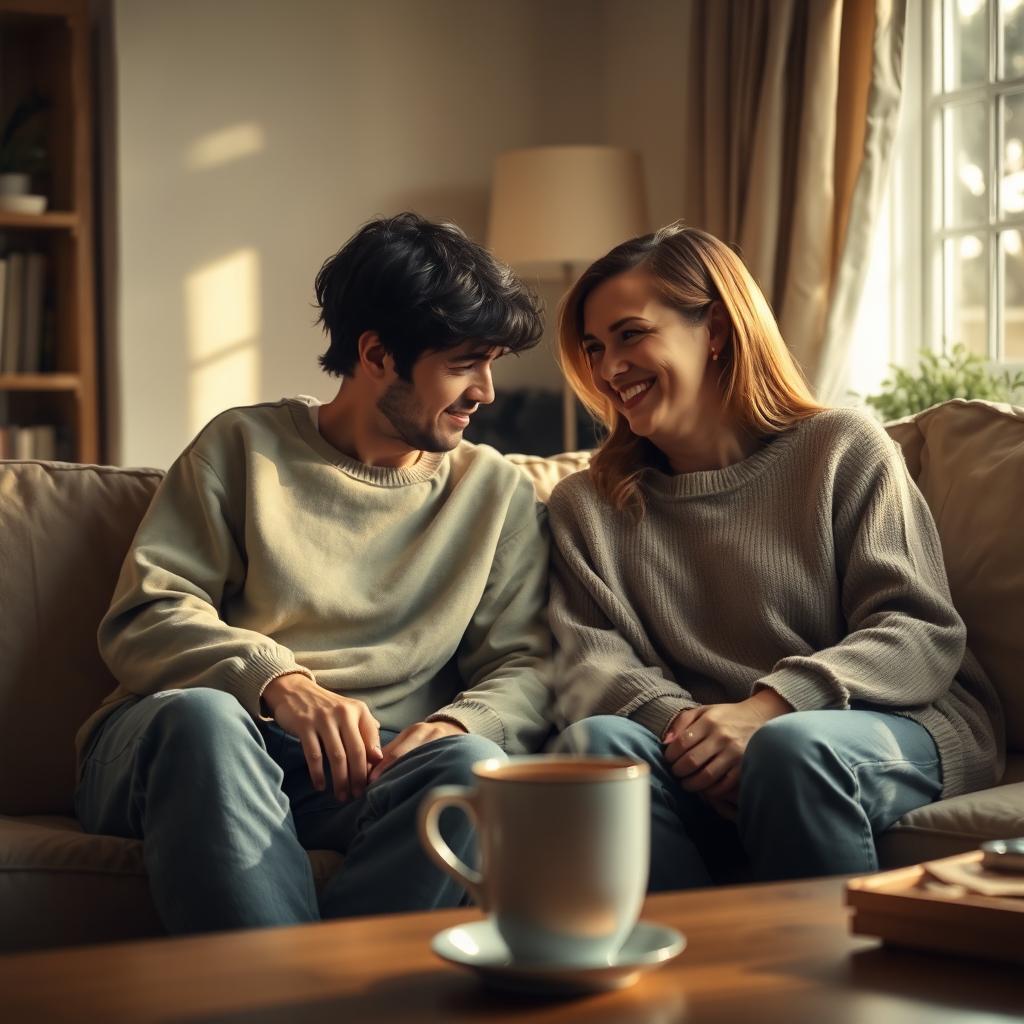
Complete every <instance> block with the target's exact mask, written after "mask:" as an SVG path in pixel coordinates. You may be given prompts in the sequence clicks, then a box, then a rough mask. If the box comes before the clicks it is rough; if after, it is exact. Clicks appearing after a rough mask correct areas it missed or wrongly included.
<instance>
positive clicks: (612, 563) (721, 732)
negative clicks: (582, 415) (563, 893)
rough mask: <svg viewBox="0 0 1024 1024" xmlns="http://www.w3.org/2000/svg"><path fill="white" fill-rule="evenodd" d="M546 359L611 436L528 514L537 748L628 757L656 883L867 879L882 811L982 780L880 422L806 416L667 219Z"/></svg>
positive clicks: (916, 531)
mask: <svg viewBox="0 0 1024 1024" xmlns="http://www.w3.org/2000/svg"><path fill="white" fill-rule="evenodd" d="M559 348H560V356H561V361H562V366H563V369H564V372H565V374H566V376H567V377H568V379H569V382H570V384H571V386H572V387H573V389H574V390H575V392H576V393H577V395H578V396H579V397H580V399H581V400H582V401H583V402H584V403H585V404H586V405H587V406H588V407H589V408H590V409H591V410H592V411H593V412H594V413H595V414H596V415H598V416H599V417H600V418H601V419H602V420H603V421H604V423H605V425H606V426H607V428H608V430H609V435H608V438H607V440H606V441H605V442H604V444H603V445H602V446H601V448H600V450H599V451H598V452H597V454H596V455H595V457H594V460H593V463H592V465H591V467H590V469H589V470H587V471H584V472H582V473H577V474H574V475H573V476H571V477H569V478H567V479H566V480H564V481H563V482H562V483H561V484H560V485H559V486H558V487H557V488H556V489H555V491H554V493H553V495H552V497H551V502H550V521H551V530H552V536H553V540H554V575H553V582H552V599H551V615H552V624H553V628H554V631H555V635H556V637H557V639H558V642H559V647H560V650H561V657H562V666H563V667H562V671H560V672H559V673H557V676H558V680H559V681H558V683H557V684H556V685H557V688H558V693H557V699H558V706H559V708H560V710H561V714H562V716H563V717H564V719H565V721H566V722H567V723H570V724H568V726H567V728H566V729H565V731H564V733H563V734H562V736H561V737H560V738H559V740H558V742H557V746H558V749H561V750H572V751H586V752H589V753H602V754H625V755H628V756H633V757H637V758H641V759H643V760H645V761H647V762H649V763H650V765H651V768H652V801H653V809H652V814H653V818H652V863H651V888H652V889H671V888H686V887H690V886H697V885H706V884H709V883H711V882H712V881H714V880H715V875H716V873H718V874H721V872H720V871H719V869H720V868H721V867H722V866H723V865H724V864H727V863H728V862H730V861H731V860H734V859H735V856H739V857H741V858H745V859H746V860H747V861H749V864H750V866H751V867H752V869H753V871H754V874H755V876H756V877H758V878H761V879H777V878H787V877H801V876H809V875H818V874H836V873H843V872H851V873H854V872H864V871H871V870H874V869H876V868H877V859H876V854H875V846H874V837H875V836H876V835H877V834H878V833H880V832H882V831H884V830H885V829H886V828H888V826H889V825H891V824H892V823H893V822H894V821H895V820H896V819H897V818H899V817H900V816H901V815H903V814H905V813H906V812H908V811H910V810H912V809H913V808H915V807H918V806H920V805H922V804H926V803H929V802H930V801H932V800H935V799H937V798H938V797H939V796H954V795H956V794H958V793H964V792H968V791H970V790H974V789H978V788H981V787H984V786H990V785H992V784H994V783H995V782H996V781H997V779H998V778H999V776H1000V775H1001V772H1002V765H1003V756H1004V754H1003V747H1004V740H1003V725H1002V717H1001V711H1000V708H999V704H998V701H997V698H996V696H995V692H994V690H993V688H992V686H991V684H990V683H989V681H988V680H987V678H986V677H985V675H984V673H983V672H982V670H981V668H980V667H979V665H978V664H977V662H976V661H975V660H974V659H973V657H972V656H971V655H970V653H969V652H967V651H966V649H965V629H964V625H963V622H962V621H961V619H960V617H959V616H958V615H957V613H956V611H955V610H954V608H953V606H952V604H951V601H950V595H949V587H948V584H947V581H946V576H945V570H944V568H943V562H942V553H941V550H940V547H939V541H938V536H937V534H936V530H935V525H934V522H933V520H932V518H931V515H930V513H929V510H928V507H927V505H926V504H925V502H924V499H923V498H922V497H921V494H920V492H919V491H918V490H917V488H916V487H915V485H914V483H913V482H912V481H911V480H910V478H909V476H908V474H907V470H906V467H905V465H904V463H903V459H902V456H901V454H900V451H899V449H898V447H897V446H896V445H895V443H894V442H892V441H891V440H890V439H889V437H888V435H887V434H886V433H885V432H884V431H883V430H882V429H881V427H879V426H878V425H877V424H876V423H874V422H873V421H872V420H871V419H870V418H868V417H867V416H865V415H864V414H862V413H860V412H857V411H854V410H850V409H826V408H823V407H822V406H820V405H819V404H818V403H816V402H815V401H814V399H813V398H812V396H811V394H810V391H809V390H808V388H807V385H806V384H805V382H804V380H803V378H802V377H801V375H800V372H799V370H798V369H797V367H796V365H795V363H794V362H793V360H792V358H791V356H790V354H789V352H788V350H787V348H786V346H785V344H784V342H783V340H782V337H781V335H780V334H779V330H778V327H777V326H776V323H775V320H774V318H773V316H772V313H771V310H770V309H769V307H768V304H767V302H766V301H765V299H764V296H763V295H762V294H761V292H760V290H759V289H758V287H757V285H756V283H755V282H754V280H753V278H752V277H751V276H750V274H749V272H748V271H747V269H746V268H745V267H744V265H743V263H742V261H741V260H740V259H739V257H737V256H736V255H735V253H733V252H732V250H731V249H729V248H728V247H727V246H726V245H724V244H723V243H722V242H720V241H718V240H717V239H716V238H714V237H712V236H711V235H709V234H706V233H705V232H702V231H698V230H695V229H693V228H685V227H683V226H681V225H679V224H673V225H670V226H668V227H666V228H663V229H662V230H661V231H659V232H658V233H657V234H654V235H647V236H644V237H641V238H636V239H633V240H631V241H629V242H625V243H623V244H622V245H620V246H618V247H617V248H615V249H613V250H612V251H611V252H610V253H609V254H608V255H607V256H605V257H603V258H602V259H600V260H598V261H597V262H596V263H595V264H594V265H593V266H592V267H590V269H589V270H587V271H586V273H584V274H583V276H582V277H581V278H580V280H579V281H578V282H577V283H576V285H575V286H574V287H573V288H572V290H571V291H570V292H569V294H568V295H567V296H566V298H565V300H564V303H563V307H562V311H561V318H560V339H559ZM734 855H735V856H734Z"/></svg>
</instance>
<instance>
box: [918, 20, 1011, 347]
mask: <svg viewBox="0 0 1024 1024" xmlns="http://www.w3.org/2000/svg"><path fill="white" fill-rule="evenodd" d="M915 6H917V5H916V4H911V5H910V9H909V11H908V14H909V16H910V17H911V18H913V17H914V13H915V12H914V8H915ZM919 10H920V8H919ZM923 17H924V33H923V34H924V38H925V47H924V55H923V56H924V60H923V74H924V83H925V89H924V111H925V117H924V125H923V127H924V134H925V147H924V148H925V151H926V152H928V153H930V155H931V159H930V160H926V161H925V166H924V168H923V170H924V175H923V177H924V186H925V189H924V193H925V250H926V251H925V268H926V273H925V280H924V305H925V316H924V321H925V325H924V326H925V336H926V337H927V338H931V339H936V340H939V339H941V347H942V348H944V349H946V350H947V351H948V349H949V348H950V347H952V346H953V345H955V344H963V345H964V346H965V347H966V348H967V349H968V350H969V351H971V352H974V353H976V354H977V355H980V356H982V357H984V358H986V359H989V360H990V361H992V362H994V363H1006V364H1014V363H1024V0H924V10H923ZM936 347H938V346H936Z"/></svg>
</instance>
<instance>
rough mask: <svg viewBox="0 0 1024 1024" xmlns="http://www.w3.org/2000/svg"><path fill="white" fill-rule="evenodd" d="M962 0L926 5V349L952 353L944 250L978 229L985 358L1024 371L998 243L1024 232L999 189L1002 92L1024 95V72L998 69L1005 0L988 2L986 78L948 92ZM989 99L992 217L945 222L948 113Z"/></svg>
mask: <svg viewBox="0 0 1024 1024" xmlns="http://www.w3.org/2000/svg"><path fill="white" fill-rule="evenodd" d="M955 3H956V0H924V3H922V5H921V6H922V16H923V22H924V23H923V25H922V28H921V31H922V36H923V39H924V41H925V45H924V47H923V51H924V52H923V54H922V71H923V89H922V101H923V103H922V106H923V118H922V126H923V136H924V137H923V139H922V152H924V153H925V154H927V157H928V158H927V159H925V160H924V161H923V164H924V167H923V168H922V170H923V172H924V173H923V185H924V188H923V190H922V191H923V197H924V211H923V222H924V223H923V227H924V231H923V243H924V245H923V252H922V257H923V266H924V267H925V273H924V275H923V277H924V282H923V284H924V317H923V320H924V338H925V344H924V345H923V346H922V347H923V348H938V349H939V350H940V351H942V352H948V351H949V350H950V348H951V347H952V338H951V336H950V333H951V332H950V330H949V327H950V324H949V322H948V317H947V313H948V309H949V306H948V304H947V299H946V294H945V269H946V268H945V267H944V263H945V260H946V255H945V250H946V242H947V241H949V240H955V239H958V238H963V237H965V236H968V235H976V236H979V237H981V238H982V239H983V240H984V244H985V258H986V262H987V267H986V289H985V310H986V314H987V320H986V352H985V355H984V357H983V358H985V360H986V362H988V363H990V364H991V365H993V366H994V367H998V368H1000V369H1003V368H1006V369H1011V370H1013V369H1019V368H1021V367H1022V366H1024V363H1022V362H1020V361H1014V362H1010V361H1007V360H1006V359H1005V358H1004V356H1005V349H1004V345H1005V332H1004V330H1003V328H1004V324H1003V301H1002V299H1003V295H1002V292H1003V269H1004V268H1003V259H1004V254H1003V251H1002V247H1001V246H1000V244H999V236H1000V233H1001V232H1003V231H1006V230H1012V229H1014V228H1016V229H1017V230H1019V231H1020V232H1021V234H1022V236H1024V211H1022V212H1020V213H1015V214H1007V213H1003V215H1002V216H1001V215H1000V211H999V202H1000V197H999V189H1000V185H1001V180H1000V179H1001V167H1000V143H1001V139H1000V135H1001V125H1000V124H999V110H1000V105H1001V101H1002V98H1003V97H1004V96H1007V95H1015V94H1016V95H1024V75H1020V76H1018V77H1016V78H1009V79H1006V80H1000V78H999V74H1000V71H1001V64H1002V59H1003V55H1002V54H1001V52H1000V49H1001V46H1000V35H1001V33H1000V28H1001V23H1000V13H1001V4H1000V3H999V0H987V3H986V15H987V19H988V25H987V40H988V52H987V69H986V78H985V80H984V81H981V82H977V83H974V84H971V85H967V86H963V85H961V86H958V87H957V88H956V89H952V90H950V91H948V92H947V91H945V89H944V85H945V83H944V74H943V73H944V70H945V64H946V60H947V57H948V54H947V53H946V45H945V44H946V38H947V37H946V33H945V31H944V28H945V23H946V19H947V18H951V17H952V16H953V14H954V5H955ZM979 100H980V101H982V102H983V103H984V106H985V116H986V134H987V146H986V159H987V165H988V166H987V168H986V175H985V177H986V182H985V184H986V195H987V200H988V201H987V218H986V220H985V222H973V223H966V222H965V223H962V224H959V225H957V226H956V227H946V226H945V225H944V216H945V211H944V205H945V202H946V181H947V174H949V173H950V166H949V163H948V162H947V156H948V155H949V154H947V152H946V146H947V143H948V140H947V139H946V118H945V116H944V115H945V113H946V111H948V110H950V109H954V108H956V107H958V106H963V105H965V104H969V103H972V102H975V103H976V102H978V101H979Z"/></svg>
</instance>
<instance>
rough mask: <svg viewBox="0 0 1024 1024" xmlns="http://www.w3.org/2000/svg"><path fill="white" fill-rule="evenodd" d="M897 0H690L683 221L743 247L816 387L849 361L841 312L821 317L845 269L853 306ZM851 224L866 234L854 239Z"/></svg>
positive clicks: (881, 155)
mask: <svg viewBox="0 0 1024 1024" xmlns="http://www.w3.org/2000/svg"><path fill="white" fill-rule="evenodd" d="M905 8H906V4H905V0H696V2H695V3H694V5H693V8H692V10H693V15H692V17H693V22H692V25H691V34H690V41H691V62H690V67H691V70H692V79H691V88H690V90H689V95H690V98H691V100H690V102H691V103H692V104H693V106H692V108H691V110H690V111H689V117H690V123H691V124H692V125H693V128H694V132H693V135H694V138H693V140H692V141H693V147H692V150H691V151H692V153H693V154H694V159H695V164H696V165H695V166H694V167H692V168H691V173H692V181H691V192H692V194H691V196H690V197H689V204H688V210H687V220H688V221H689V222H690V223H693V224H697V225H699V226H701V227H704V228H706V229H707V230H709V231H711V232H712V233H713V234H715V235H718V236H719V237H720V238H722V239H724V240H725V241H727V242H730V243H732V244H733V245H735V246H737V247H738V248H739V250H740V252H741V253H742V255H743V257H744V259H745V260H746V262H747V265H748V266H749V267H750V269H751V271H752V272H753V274H754V276H755V278H756V279H757V281H758V283H759V284H760V285H761V287H762V289H763V290H764V292H765V295H766V296H767V297H768V300H769V302H771V304H772V308H773V309H774V310H775V315H776V316H777V317H778V320H779V325H780V327H781V329H782V334H783V337H785V338H786V340H787V342H788V343H789V345H790V348H791V349H792V351H793V353H794V355H795V356H796V357H797V359H798V360H799V362H800V364H801V366H802V367H803V369H804V372H805V373H806V374H807V376H808V379H809V380H810V381H811V382H812V384H816V385H822V384H825V383H826V381H825V378H828V379H829V382H828V383H827V385H826V387H825V388H824V389H822V388H821V387H819V392H822V391H823V390H825V391H827V390H829V389H833V388H835V387H836V386H837V385H836V381H837V380H838V379H839V378H840V377H841V376H842V366H843V365H845V364H844V362H843V360H842V358H841V353H840V350H841V349H842V348H843V346H844V345H845V343H846V340H845V338H846V335H845V329H846V328H848V327H849V326H851V323H849V322H847V323H841V322H839V320H837V319H836V318H835V317H833V318H832V320H830V311H831V310H832V309H833V303H834V302H835V300H836V299H837V297H840V292H839V291H837V284H838V283H839V282H840V281H842V282H843V289H842V293H841V297H842V305H843V310H844V312H845V315H846V316H847V317H848V318H852V315H853V313H855V312H856V303H857V299H858V298H859V294H860V287H861V285H862V283H863V277H864V267H865V266H866V260H867V246H866V244H864V243H865V240H869V239H870V234H871V228H872V226H873V223H874V217H875V214H876V212H877V207H878V202H879V200H880V197H881V188H880V185H879V182H880V181H884V176H885V172H886V171H887V169H888V162H889V161H888V156H889V152H890V150H891V143H892V137H893V134H894V131H895V119H896V115H897V111H898V102H899V69H900V58H901V55H902V36H903V24H904V21H905V17H906V9H905ZM894 44H895V45H894ZM879 50H884V54H881V53H879V52H877V51H879ZM893 72H894V73H895V77H894V82H895V93H893V89H892V86H893ZM880 75H881V76H882V77H883V78H884V79H885V81H884V82H883V83H882V85H881V86H880V85H879V84H878V81H877V80H878V78H879V76H880ZM872 102H874V104H875V105H874V107H872V106H871V103H872ZM880 123H884V125H885V126H886V131H884V132H880V131H879V124H880ZM865 174H867V175H868V177H870V179H871V183H870V186H871V187H867V186H866V185H865V183H864V177H865ZM855 196H857V198H858V199H859V202H855V201H854V199H855ZM851 216H852V217H854V218H856V223H854V222H853V221H851ZM854 229H856V230H854ZM853 234H855V235H856V237H857V238H858V239H859V240H860V242H861V243H862V244H860V245H858V246H855V247H853V248H852V249H851V247H850V246H849V245H848V244H847V242H848V238H849V237H850V236H851V235H853ZM851 264H856V267H852V266H851ZM822 397H823V398H824V397H829V398H832V397H834V396H831V395H829V396H826V395H825V394H824V393H822Z"/></svg>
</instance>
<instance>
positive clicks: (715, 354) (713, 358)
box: [711, 348, 718, 363]
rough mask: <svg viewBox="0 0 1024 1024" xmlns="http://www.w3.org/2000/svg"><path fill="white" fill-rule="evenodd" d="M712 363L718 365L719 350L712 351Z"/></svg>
mask: <svg viewBox="0 0 1024 1024" xmlns="http://www.w3.org/2000/svg"><path fill="white" fill-rule="evenodd" d="M711 361H712V362H713V363H717V362H718V349H717V348H713V349H712V350H711Z"/></svg>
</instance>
